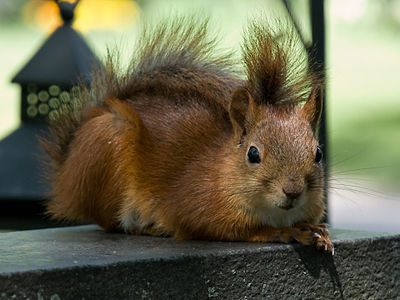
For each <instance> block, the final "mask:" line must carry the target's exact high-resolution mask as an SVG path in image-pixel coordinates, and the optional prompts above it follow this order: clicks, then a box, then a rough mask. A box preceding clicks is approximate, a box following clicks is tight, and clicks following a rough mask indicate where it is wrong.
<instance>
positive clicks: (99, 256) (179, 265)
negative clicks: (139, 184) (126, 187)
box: [0, 226, 400, 300]
mask: <svg viewBox="0 0 400 300" xmlns="http://www.w3.org/2000/svg"><path fill="white" fill-rule="evenodd" d="M331 232H332V235H333V240H334V244H335V256H333V257H332V256H330V255H325V254H322V253H319V252H317V251H315V250H313V249H312V248H310V247H304V246H301V245H297V244H291V245H282V244H264V243H224V242H204V241H174V240H171V239H167V238H156V237H146V236H129V235H123V234H108V233H105V232H103V231H102V230H101V229H99V228H98V227H96V226H77V227H70V228H59V229H46V230H35V231H23V232H13V233H2V234H0V253H1V256H0V299H27V298H29V299H53V300H55V299H208V298H215V299H262V298H264V299H349V298H351V299H369V298H371V299H396V298H397V297H399V296H400V248H399V246H400V235H394V234H381V233H369V232H360V231H346V230H332V231H331Z"/></svg>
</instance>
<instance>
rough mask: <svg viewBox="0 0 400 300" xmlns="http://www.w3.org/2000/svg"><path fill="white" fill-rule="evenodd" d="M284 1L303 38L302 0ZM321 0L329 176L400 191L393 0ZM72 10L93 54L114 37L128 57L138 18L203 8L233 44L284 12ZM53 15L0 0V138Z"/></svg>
mask: <svg viewBox="0 0 400 300" xmlns="http://www.w3.org/2000/svg"><path fill="white" fill-rule="evenodd" d="M291 3H292V7H293V9H294V14H295V18H296V20H297V21H298V22H299V23H300V24H301V28H302V31H303V32H304V35H305V36H306V37H308V38H309V37H310V28H309V16H308V1H306V0H296V1H291ZM325 3H326V7H325V13H326V34H327V60H328V61H327V75H328V82H327V112H328V135H329V136H328V137H329V156H330V157H329V158H330V162H331V171H332V174H334V175H335V176H345V175H351V176H353V177H356V178H360V180H361V179H363V178H364V177H367V178H373V180H374V182H375V183H374V185H377V184H381V185H384V186H386V187H395V188H397V189H400V187H398V184H399V183H400V0H380V1H377V0H369V1H368V0H352V1H346V0H332V1H326V2H325ZM78 8H79V9H80V12H79V15H78V16H77V20H76V27H77V28H78V29H79V30H80V31H81V32H82V33H83V34H84V36H85V38H86V40H87V42H88V43H89V44H90V45H91V47H92V48H93V50H94V51H95V52H96V53H97V54H98V56H99V57H103V56H104V54H105V50H106V46H114V45H121V46H122V53H123V54H124V57H126V58H127V57H128V56H129V49H132V47H133V42H134V37H135V33H136V29H137V25H138V23H140V21H141V20H151V21H152V22H154V21H156V20H157V18H160V16H165V15H168V14H171V13H175V12H176V11H179V12H186V13H202V14H205V15H210V16H211V20H212V24H213V25H214V26H215V27H216V29H217V31H219V32H221V37H222V39H221V44H222V45H223V46H224V47H227V48H232V47H233V48H234V49H237V50H239V44H240V41H241V35H242V28H243V25H244V24H246V21H247V20H248V19H251V18H252V17H254V16H260V15H261V14H264V15H265V14H266V15H274V16H284V17H286V12H285V10H284V9H283V5H282V3H281V1H278V0H257V1H256V0H218V1H215V0H213V1H211V0H196V1H195V0H192V1H188V0H175V1H172V0H170V1H167V0H142V1H136V2H134V1H131V0H102V1H100V0H81V3H80V4H79V6H78ZM56 14H57V13H54V6H53V3H52V1H44V0H33V1H32V0H31V1H28V0H13V1H11V0H8V1H7V0H0V139H1V138H3V137H5V136H6V135H7V134H9V133H10V132H11V131H12V130H14V129H15V128H16V127H18V125H19V96H20V94H19V93H20V90H19V86H18V85H16V84H11V83H10V80H11V78H12V76H13V75H15V74H16V72H17V71H18V70H19V69H20V68H21V67H22V66H23V65H24V64H25V63H26V62H27V60H28V59H29V58H30V57H31V56H32V55H33V53H34V52H35V51H36V50H37V49H38V47H40V45H41V44H42V43H43V42H44V40H45V38H46V37H47V36H48V35H49V33H50V31H51V30H52V29H54V26H55V24H56V23H57V20H56ZM49 26H50V27H49ZM0 167H1V166H0Z"/></svg>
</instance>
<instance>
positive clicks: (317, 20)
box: [310, 0, 329, 221]
mask: <svg viewBox="0 0 400 300" xmlns="http://www.w3.org/2000/svg"><path fill="white" fill-rule="evenodd" d="M310 15H311V31H312V47H310V51H312V55H313V59H314V62H315V64H314V71H315V72H318V73H320V74H322V76H323V77H324V79H326V77H325V64H326V60H325V13H324V0H310ZM323 97H324V106H323V110H322V119H321V124H320V129H319V142H320V144H321V145H322V146H323V150H324V164H325V166H326V168H325V171H326V173H325V201H326V203H327V202H328V184H327V183H328V182H327V177H328V168H329V166H328V153H329V152H328V151H329V150H328V139H327V135H326V133H327V131H326V85H325V86H324V89H323ZM325 221H326V220H325Z"/></svg>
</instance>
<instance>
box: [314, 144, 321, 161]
mask: <svg viewBox="0 0 400 300" xmlns="http://www.w3.org/2000/svg"><path fill="white" fill-rule="evenodd" d="M321 159H322V150H321V148H320V147H317V152H316V153H315V162H316V163H319V162H320V161H321Z"/></svg>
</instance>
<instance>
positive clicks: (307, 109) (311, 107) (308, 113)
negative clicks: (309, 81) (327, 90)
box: [301, 86, 323, 132]
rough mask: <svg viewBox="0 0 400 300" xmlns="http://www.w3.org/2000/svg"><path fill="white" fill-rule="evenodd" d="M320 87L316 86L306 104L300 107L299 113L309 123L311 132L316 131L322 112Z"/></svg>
mask: <svg viewBox="0 0 400 300" xmlns="http://www.w3.org/2000/svg"><path fill="white" fill-rule="evenodd" d="M322 99H323V97H322V88H321V86H316V87H315V88H314V89H313V90H312V92H311V95H310V97H309V98H308V100H307V102H306V104H304V106H303V108H302V109H301V115H302V116H303V117H304V118H305V119H306V120H307V121H308V122H309V123H310V125H311V128H312V130H313V132H317V130H318V124H319V121H320V119H321V114H322Z"/></svg>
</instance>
